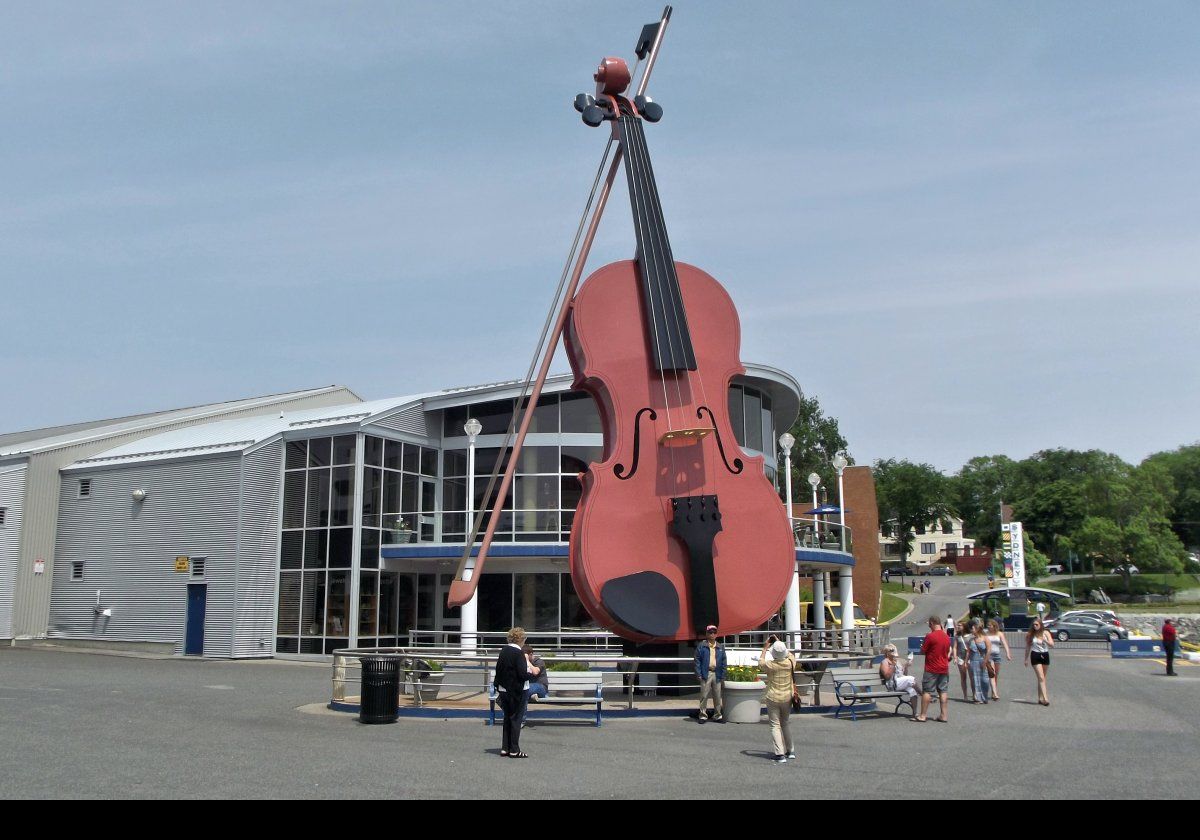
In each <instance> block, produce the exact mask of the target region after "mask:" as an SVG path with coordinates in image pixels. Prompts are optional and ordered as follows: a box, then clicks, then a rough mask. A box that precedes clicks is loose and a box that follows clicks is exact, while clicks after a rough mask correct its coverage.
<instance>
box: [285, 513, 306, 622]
mask: <svg viewBox="0 0 1200 840" xmlns="http://www.w3.org/2000/svg"><path fill="white" fill-rule="evenodd" d="M303 564H304V532H303V531H284V532H283V541H282V544H281V545H280V547H279V568H281V569H299V568H300V567H301V566H302V565H303ZM281 632H282V631H281Z"/></svg>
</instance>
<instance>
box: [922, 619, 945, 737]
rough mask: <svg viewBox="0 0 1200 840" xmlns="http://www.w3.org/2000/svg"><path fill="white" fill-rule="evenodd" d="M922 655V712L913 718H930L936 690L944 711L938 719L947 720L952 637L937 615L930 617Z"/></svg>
mask: <svg viewBox="0 0 1200 840" xmlns="http://www.w3.org/2000/svg"><path fill="white" fill-rule="evenodd" d="M921 655H922V656H924V657H925V676H924V677H923V678H922V680H921V713H920V714H919V715H917V716H916V717H915V718H913V720H915V721H918V722H919V723H924V722H925V721H926V720H928V718H927V717H926V713H927V712H928V711H929V703H930V701H931V700H932V699H933V698H932V695H933V694H934V693H935V692H936V693H937V696H938V704H939V705H940V706H941V710H942V713H941V714H940V715H939V716H938V720H940V721H941V722H942V723H945V722H946V709H947V707H948V706H949V705H950V697H949V695H948V693H947V692H948V691H949V689H950V637H949V636H947V635H946V631H945V630H943V629H942V621H941V619H939V618H938V617H937V616H936V615H931V616H930V617H929V634H928V635H927V636H926V637H925V641H924V642H922V643H921Z"/></svg>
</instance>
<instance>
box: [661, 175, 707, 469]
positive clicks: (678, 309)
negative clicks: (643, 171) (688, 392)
mask: <svg viewBox="0 0 1200 840" xmlns="http://www.w3.org/2000/svg"><path fill="white" fill-rule="evenodd" d="M647 183H648V184H649V185H650V189H651V190H652V191H653V200H654V201H655V203H656V204H658V205H659V207H660V208H661V199H660V197H659V194H658V183H657V181H655V179H654V178H653V177H651V178H649V179H648V181H647ZM658 219H659V222H660V223H661V224H663V229H662V243H663V247H664V249H665V251H666V258H665V259H666V260H667V261H669V265H670V266H671V267H672V268H673V267H674V266H675V254H674V252H673V251H672V250H671V240H670V238H668V236H667V231H666V227H665V222H663V214H662V212H661V209H660V211H659V215H658ZM675 290H676V291H677V292H678V294H674V293H673V294H671V306H672V307H674V310H673V311H674V315H675V319H674V323H675V328H676V329H677V330H678V331H679V333H680V335H679V342H680V344H681V345H683V344H685V339H684V336H685V335H688V334H690V327H689V325H688V318H687V309H686V308H685V307H684V306H683V289H682V287H681V286H680V285H679V278H678V274H677V273H676V275H675ZM693 345H694V341H693ZM694 352H695V351H694V349H693V353H694ZM686 376H687V381H688V385H689V389H690V388H691V383H692V379H693V377H694V378H695V380H696V382H697V384H698V385H699V394H700V399H701V404H702V405H707V406H709V408H710V409H711V408H712V403H710V402H709V401H708V390H707V388H706V387H705V384H704V374H703V372H702V366H701V365H700V364H699V363H698V362H697V365H696V370H695V371H691V370H688V371H687V373H686ZM681 402H682V400H681ZM688 419H689V420H692V419H693V418H690V417H689V418H688ZM695 419H699V418H695ZM714 425H715V412H714ZM702 463H704V465H705V468H704V485H705V487H706V488H707V487H708V483H709V477H710V475H709V470H708V469H707V461H703V462H702ZM714 471H715V467H714ZM713 477H714V478H715V475H714V476H713Z"/></svg>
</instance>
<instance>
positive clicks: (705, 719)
mask: <svg viewBox="0 0 1200 840" xmlns="http://www.w3.org/2000/svg"><path fill="white" fill-rule="evenodd" d="M707 722H708V718H706V717H705V716H704V713H703V712H701V713H700V717H698V718H696V723H707Z"/></svg>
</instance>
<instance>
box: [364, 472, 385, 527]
mask: <svg viewBox="0 0 1200 840" xmlns="http://www.w3.org/2000/svg"><path fill="white" fill-rule="evenodd" d="M382 513H383V470H377V469H372V468H371V467H365V468H364V469H363V498H362V515H363V527H366V528H378V527H379V526H380V525H381V524H382V517H381V514H382Z"/></svg>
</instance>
